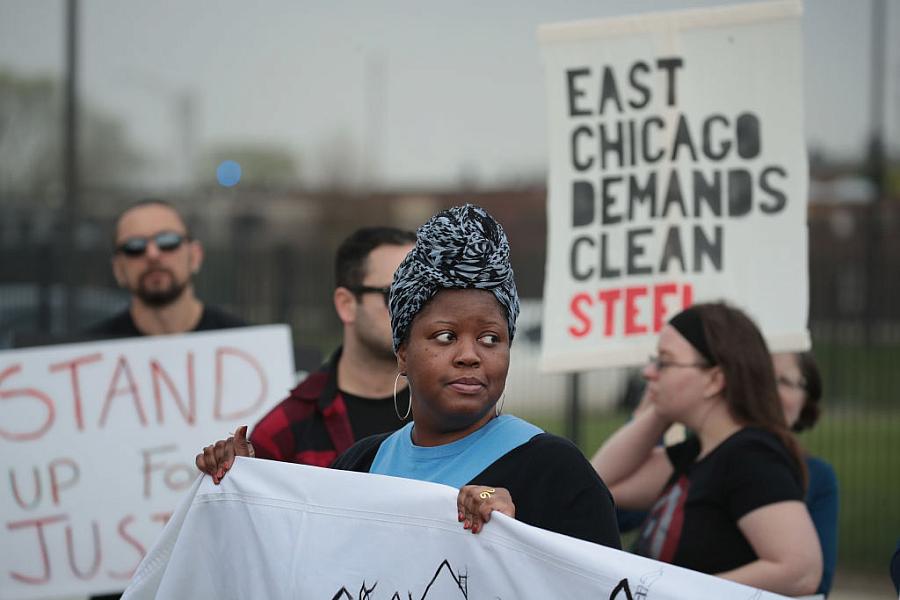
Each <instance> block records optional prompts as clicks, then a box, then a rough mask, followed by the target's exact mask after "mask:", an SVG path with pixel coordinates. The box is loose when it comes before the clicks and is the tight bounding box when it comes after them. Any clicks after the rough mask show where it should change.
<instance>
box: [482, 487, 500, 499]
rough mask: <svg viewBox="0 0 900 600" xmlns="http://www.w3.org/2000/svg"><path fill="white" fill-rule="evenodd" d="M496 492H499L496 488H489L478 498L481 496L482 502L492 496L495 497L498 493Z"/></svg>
mask: <svg viewBox="0 0 900 600" xmlns="http://www.w3.org/2000/svg"><path fill="white" fill-rule="evenodd" d="M496 491H497V490H495V489H494V488H487V489H486V490H484V491H483V492H481V493H480V494H478V496H479V497H480V498H481V499H482V500H487V499H488V498H490V497H491V496H493V495H494V492H496Z"/></svg>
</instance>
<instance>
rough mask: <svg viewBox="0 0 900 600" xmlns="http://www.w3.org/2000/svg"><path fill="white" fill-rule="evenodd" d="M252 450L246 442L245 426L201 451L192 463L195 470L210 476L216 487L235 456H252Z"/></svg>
mask: <svg viewBox="0 0 900 600" xmlns="http://www.w3.org/2000/svg"><path fill="white" fill-rule="evenodd" d="M253 454H254V453H253V449H252V446H250V442H248V441H247V426H246V425H242V426H241V427H238V428H237V430H236V431H235V432H234V435H233V436H231V437H229V438H228V439H226V440H219V441H218V442H216V443H214V444H210V445H209V446H207V447H206V448H204V449H203V452H201V453H200V454H198V455H197V458H196V459H194V462H195V463H196V465H197V468H198V469H200V470H201V471H203V472H204V473H206V474H207V475H210V476H211V477H212V478H213V483H215V484H216V485H218V484H219V482H220V481H222V478H223V477H225V473H227V472H228V469H230V468H231V465H233V464H234V457H235V456H253Z"/></svg>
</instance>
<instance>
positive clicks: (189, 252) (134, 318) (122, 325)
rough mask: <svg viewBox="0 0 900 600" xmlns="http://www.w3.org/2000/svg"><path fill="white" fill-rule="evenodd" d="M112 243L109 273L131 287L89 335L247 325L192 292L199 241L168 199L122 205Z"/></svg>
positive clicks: (200, 255)
mask: <svg viewBox="0 0 900 600" xmlns="http://www.w3.org/2000/svg"><path fill="white" fill-rule="evenodd" d="M113 244H114V245H113V257H112V267H113V274H114V275H115V278H116V282H117V283H118V284H119V286H120V287H122V288H125V289H127V290H128V291H129V292H131V303H130V305H129V307H128V308H127V309H125V310H124V311H122V312H121V313H119V314H117V315H115V316H113V317H111V318H110V319H107V320H106V321H102V322H101V323H98V324H96V325H94V326H93V327H92V328H90V329H89V330H88V333H89V334H90V335H93V336H95V337H98V338H114V337H135V336H142V335H160V334H166V333H185V332H188V331H206V330H210V329H226V328H229V327H242V326H245V325H247V323H246V322H244V321H243V320H241V319H238V318H237V317H234V316H232V315H229V314H228V313H226V312H224V311H222V310H220V309H217V308H215V307H212V306H208V305H204V304H203V303H202V302H201V301H200V300H199V299H198V298H197V297H196V296H195V295H194V286H193V283H192V281H191V280H192V277H193V276H194V275H195V274H197V272H198V271H199V270H200V266H201V265H202V264H203V246H201V245H200V242H198V241H197V240H194V239H192V237H191V233H190V230H189V229H188V227H187V225H186V224H185V222H184V219H182V218H181V215H180V214H179V213H178V211H177V210H176V209H175V207H174V206H172V205H171V204H169V203H168V202H165V201H163V200H142V201H140V202H138V203H136V204H134V205H132V206H130V207H129V208H127V209H125V211H124V212H122V214H121V215H119V219H118V221H117V222H116V231H115V238H114V240H113Z"/></svg>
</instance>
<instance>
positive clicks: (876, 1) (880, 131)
mask: <svg viewBox="0 0 900 600" xmlns="http://www.w3.org/2000/svg"><path fill="white" fill-rule="evenodd" d="M885 16H886V10H885V3H884V0H872V47H871V52H872V71H871V74H870V77H869V81H870V82H871V86H870V90H869V94H870V97H869V118H870V120H871V121H870V123H871V124H870V128H871V129H870V131H869V148H868V157H867V159H868V160H867V162H868V165H867V166H868V171H869V178H870V179H871V181H872V187H873V188H874V190H875V199H874V200H873V201H872V203H871V204H869V206H868V207H867V208H868V210H867V213H868V219H867V221H868V222H867V224H866V240H865V253H866V264H865V273H866V287H865V290H866V296H865V308H864V313H863V318H864V324H863V327H864V329H863V335H864V338H863V339H864V341H865V344H866V345H867V346H868V345H869V344H871V343H872V342H873V341H874V338H875V332H876V329H877V322H878V318H879V316H880V315H881V314H883V313H882V311H881V310H880V307H881V304H882V303H883V302H884V301H883V294H882V293H881V291H882V284H881V283H882V281H883V277H882V274H881V269H880V266H881V265H880V264H879V263H880V262H881V223H880V219H879V213H880V211H881V204H882V202H883V199H884V196H885V194H886V193H887V189H886V186H885V183H886V182H885V168H884V167H885V159H884V89H885V86H884V79H885V75H886V73H885V68H884V65H885V59H884V54H885V46H884V40H885V30H886V28H887V19H886V18H885Z"/></svg>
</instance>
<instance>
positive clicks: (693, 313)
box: [669, 306, 716, 366]
mask: <svg viewBox="0 0 900 600" xmlns="http://www.w3.org/2000/svg"><path fill="white" fill-rule="evenodd" d="M669 325H671V326H672V327H674V328H675V329H676V330H677V331H678V333H680V334H681V335H682V337H684V339H686V340H687V341H688V342H689V343H690V344H691V346H693V347H694V348H696V350H697V352H699V353H700V354H701V356H703V358H704V359H706V362H708V363H709V364H710V366H713V365H715V364H716V359H715V358H714V357H713V355H712V352H711V351H710V349H709V343H708V342H707V341H706V333H704V331H703V319H701V318H700V311H699V310H697V309H696V308H695V307H693V306H692V307H690V308H686V309H684V310H683V311H681V312H680V313H678V314H677V315H675V316H674V317H672V319H671V320H670V321H669Z"/></svg>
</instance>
